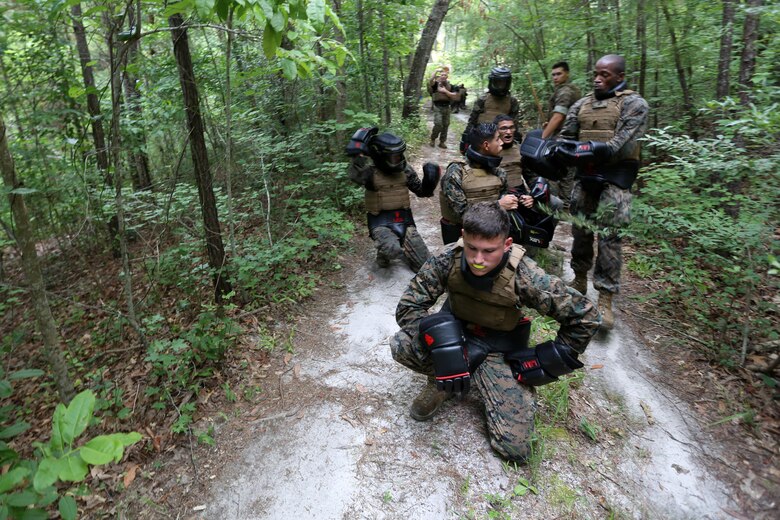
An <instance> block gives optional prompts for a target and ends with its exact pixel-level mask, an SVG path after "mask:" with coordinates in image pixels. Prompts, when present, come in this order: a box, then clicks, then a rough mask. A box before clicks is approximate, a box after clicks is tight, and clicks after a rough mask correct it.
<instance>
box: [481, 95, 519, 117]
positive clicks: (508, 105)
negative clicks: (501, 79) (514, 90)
mask: <svg viewBox="0 0 780 520" xmlns="http://www.w3.org/2000/svg"><path fill="white" fill-rule="evenodd" d="M510 110H512V96H510V95H506V96H494V95H493V94H491V93H488V94H487V95H486V96H485V111H484V112H482V113H481V114H479V119H477V122H478V123H492V122H493V120H494V119H495V118H496V116H497V115H499V114H507V115H509V111H510Z"/></svg>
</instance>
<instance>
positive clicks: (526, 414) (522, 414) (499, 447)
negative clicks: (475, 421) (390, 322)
mask: <svg viewBox="0 0 780 520" xmlns="http://www.w3.org/2000/svg"><path fill="white" fill-rule="evenodd" d="M476 341H481V340H480V339H479V338H476V337H474V336H471V335H469V334H468V333H466V345H467V347H468V345H469V344H473V342H476ZM483 348H484V347H483ZM390 350H391V352H392V354H393V359H395V360H396V361H397V362H399V363H401V364H402V365H404V366H405V367H408V368H411V369H412V370H414V371H415V372H419V373H420V374H423V375H426V376H433V374H434V372H433V360H432V358H431V353H430V350H428V349H427V348H424V347H423V346H422V345H421V343H420V341H419V339H418V336H417V335H416V334H415V335H414V336H413V337H412V336H410V335H409V334H408V333H407V332H405V331H404V330H400V331H398V332H397V333H396V334H395V335H394V336H393V337H392V338H390ZM471 377H472V379H471V381H472V386H471V388H472V391H473V389H474V387H476V389H477V392H479V395H480V396H481V397H482V401H483V402H484V405H485V418H486V421H487V430H488V435H489V437H490V445H491V446H492V447H493V449H494V450H496V452H497V453H498V454H499V455H500V456H501V457H503V458H504V459H507V460H510V461H515V462H520V463H522V462H525V460H526V459H527V458H528V456H529V455H530V453H531V435H532V434H533V429H534V413H535V410H536V398H535V391H534V389H533V388H532V387H530V386H525V385H521V384H519V383H518V382H517V381H516V380H515V378H514V377H512V370H511V369H510V368H509V365H508V364H507V363H506V362H505V361H504V355H503V354H488V356H487V359H485V361H483V362H482V364H481V365H479V367H477V369H476V370H475V371H474V373H473V374H472V375H471Z"/></svg>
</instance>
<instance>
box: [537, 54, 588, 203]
mask: <svg viewBox="0 0 780 520" xmlns="http://www.w3.org/2000/svg"><path fill="white" fill-rule="evenodd" d="M550 77H551V78H552V82H553V88H554V92H553V94H552V96H550V102H549V106H548V109H547V122H546V123H545V124H544V127H543V129H542V138H543V139H548V138H550V137H555V136H556V135H558V133H559V132H560V129H561V127H562V126H563V121H564V119H565V118H566V114H568V113H569V108H570V107H571V106H572V105H573V104H574V103H575V102H576V101H577V100H578V99H580V98H581V97H582V94H580V89H579V88H578V87H577V86H576V85H574V84H572V83H570V82H569V64H568V63H567V62H565V61H559V62H558V63H555V64H554V65H553V66H552V72H551V73H550ZM573 186H574V168H569V169H568V172H567V174H566V175H565V176H564V177H563V178H562V179H560V180H558V181H550V188H551V189H552V192H553V194H555V195H557V196H558V197H559V198H560V199H561V201H563V209H564V210H566V211H568V209H569V205H570V201H571V190H572V187H573Z"/></svg>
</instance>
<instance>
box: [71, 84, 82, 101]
mask: <svg viewBox="0 0 780 520" xmlns="http://www.w3.org/2000/svg"><path fill="white" fill-rule="evenodd" d="M83 95H84V88H83V87H79V86H78V85H74V86H72V87H70V88H69V89H68V96H70V97H72V98H73V99H76V98H80V97H81V96H83Z"/></svg>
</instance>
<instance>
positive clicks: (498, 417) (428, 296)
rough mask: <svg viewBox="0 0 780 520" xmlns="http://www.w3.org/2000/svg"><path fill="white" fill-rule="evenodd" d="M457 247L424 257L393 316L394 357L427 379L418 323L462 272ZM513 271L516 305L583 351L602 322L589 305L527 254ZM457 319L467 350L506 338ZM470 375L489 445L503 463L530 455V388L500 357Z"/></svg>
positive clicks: (429, 366) (429, 368) (429, 364)
mask: <svg viewBox="0 0 780 520" xmlns="http://www.w3.org/2000/svg"><path fill="white" fill-rule="evenodd" d="M518 247H520V246H518V245H514V246H512V248H518ZM458 249H459V247H458V246H457V245H452V246H449V247H448V248H447V249H446V250H445V251H444V252H443V253H442V254H440V255H438V256H434V257H431V258H430V259H428V261H427V262H426V263H425V264H424V265H423V266H422V268H420V271H419V272H418V273H417V275H416V276H415V277H414V278H413V279H412V281H411V282H410V283H409V287H407V289H406V291H405V292H404V294H403V296H401V300H400V301H399V302H398V307H397V308H396V312H395V316H396V321H397V322H398V325H399V326H400V327H401V330H400V331H398V332H397V333H396V334H395V335H394V336H393V337H392V338H391V340H390V348H391V351H392V355H393V359H395V360H396V361H397V362H399V363H401V364H402V365H404V366H406V367H408V368H410V369H412V370H414V371H415V372H419V373H421V374H425V375H427V376H432V375H433V374H434V370H433V361H432V359H431V354H430V350H428V349H427V348H426V347H424V346H423V345H422V344H421V342H420V341H419V338H418V331H419V324H420V320H421V319H422V318H423V317H425V316H426V315H428V311H429V309H430V308H431V307H433V306H434V304H435V303H436V301H437V300H438V298H439V297H440V296H441V295H443V294H444V293H445V292H446V291H447V283H448V278H449V276H450V273H451V271H452V270H453V269H459V268H460V265H455V264H456V262H455V256H456V253H457V252H458ZM515 273H516V274H515V284H514V293H515V295H516V298H517V303H516V306H517V307H518V308H522V307H526V308H532V309H535V310H536V311H538V312H539V313H540V314H543V315H547V316H551V317H552V318H554V319H555V320H556V321H558V322H559V323H560V324H561V325H560V328H559V330H558V340H559V341H561V342H564V343H566V344H568V345H569V346H571V347H572V348H573V349H574V350H576V351H577V352H579V353H582V352H583V351H584V350H585V347H586V346H587V344H588V342H589V341H590V338H591V337H592V336H593V334H595V332H596V330H597V329H598V327H599V324H600V322H601V320H600V316H599V313H598V311H597V310H596V308H595V307H594V306H593V304H592V303H591V301H590V300H588V299H587V298H585V297H584V296H582V295H581V294H580V293H578V292H576V291H574V290H573V289H570V288H568V287H567V286H566V285H565V284H564V283H563V282H562V281H561V280H560V279H559V278H557V277H555V276H551V275H548V274H547V273H545V272H544V270H542V269H541V268H540V267H538V266H537V265H536V262H534V261H533V260H531V259H530V258H527V257H525V256H524V257H523V258H522V259H521V261H520V262H519V264H518V266H517V269H516V270H515ZM447 308H448V304H447V303H445V309H447ZM457 317H458V318H460V319H461V320H463V321H464V325H465V326H464V332H465V334H466V345H467V348H468V346H469V345H474V344H475V343H478V342H482V343H483V344H485V343H487V344H488V345H489V344H491V343H495V342H496V341H498V340H499V339H498V338H500V335H501V334H506V333H500V332H498V331H485V329H482V331H480V332H481V333H479V332H477V331H475V332H471V331H472V330H475V329H474V328H472V327H471V326H470V323H469V320H468V316H457ZM472 377H473V381H474V383H475V386H476V388H477V391H478V392H479V394H480V395H481V396H482V399H483V400H484V404H485V414H486V418H487V429H488V433H489V435H490V444H491V446H492V447H493V448H494V449H495V450H496V451H497V452H498V453H499V454H500V455H501V456H502V457H504V458H506V459H509V460H514V461H519V462H522V461H524V460H525V459H526V458H527V457H528V455H529V452H530V440H531V434H532V433H533V424H534V408H535V396H534V389H533V388H532V387H528V386H525V385H521V384H519V383H517V381H516V380H515V379H514V377H513V376H512V370H511V369H510V367H509V365H508V364H507V363H505V362H504V359H503V355H501V354H495V353H491V354H489V355H488V357H487V359H486V360H485V361H484V362H483V363H482V364H481V365H480V366H479V367H478V368H477V369H476V370H475V371H474V373H473V375H472Z"/></svg>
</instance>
